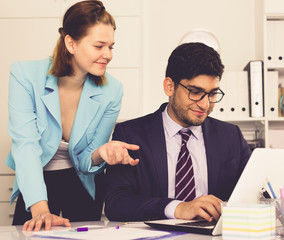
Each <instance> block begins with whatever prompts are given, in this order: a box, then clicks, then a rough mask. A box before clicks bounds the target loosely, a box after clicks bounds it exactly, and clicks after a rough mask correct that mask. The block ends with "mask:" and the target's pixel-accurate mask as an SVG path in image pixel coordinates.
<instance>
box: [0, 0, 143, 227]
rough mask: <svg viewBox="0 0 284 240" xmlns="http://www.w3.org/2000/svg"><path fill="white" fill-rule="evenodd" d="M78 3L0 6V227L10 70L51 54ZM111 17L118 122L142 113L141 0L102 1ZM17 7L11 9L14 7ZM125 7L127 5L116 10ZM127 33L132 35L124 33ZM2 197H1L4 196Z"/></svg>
mask: <svg viewBox="0 0 284 240" xmlns="http://www.w3.org/2000/svg"><path fill="white" fill-rule="evenodd" d="M75 2H78V0H41V1H38V0H10V1H2V2H1V7H0V32H1V33H3V34H2V37H1V38H0V45H1V46H2V48H1V54H0V66H1V68H0V75H1V89H0V96H1V101H0V111H1V124H0V135H1V138H0V190H1V196H0V213H1V216H0V225H10V224H11V222H12V214H13V212H14V204H13V205H10V204H9V200H10V194H11V189H12V187H13V181H14V172H13V171H12V170H11V169H9V168H8V167H7V166H6V165H5V163H4V161H5V159H6V156H7V154H8V152H9V150H10V147H11V140H10V137H9V135H8V131H7V125H8V85H9V67H10V65H11V63H12V62H14V61H20V60H32V59H43V58H46V57H49V56H51V55H52V52H53V48H54V47H55V44H56V41H57V39H58V37H59V33H58V28H59V27H60V26H61V22H62V17H63V14H64V13H65V11H66V9H67V8H68V7H70V6H71V5H73V4H74V3H75ZM103 3H104V5H105V7H106V9H107V11H109V12H110V13H111V14H112V15H113V16H114V18H115V21H116V25H117V30H116V32H115V42H116V43H115V46H114V51H113V54H114V56H113V60H112V61H111V63H110V64H109V67H108V70H107V71H108V72H109V73H110V74H112V75H113V76H115V77H116V78H117V79H118V80H119V81H121V82H122V84H123V85H124V97H123V102H122V105H123V108H122V110H121V113H120V115H119V119H120V120H123V119H129V118H134V117H137V116H139V115H141V114H142V104H141V102H142V100H141V98H142V93H141V89H142V80H141V79H142V77H141V76H142V74H141V72H142V60H141V52H142V51H141V47H142V42H141V38H142V20H141V5H142V2H141V0H120V1H117V0H103ZM15 6H16V7H15ZM121 6H127V7H121ZM129 32H131V34H129ZM4 193H5V194H4Z"/></svg>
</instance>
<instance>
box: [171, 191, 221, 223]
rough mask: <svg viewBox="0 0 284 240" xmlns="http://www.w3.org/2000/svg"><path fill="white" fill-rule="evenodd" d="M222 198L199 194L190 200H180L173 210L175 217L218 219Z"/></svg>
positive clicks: (209, 220)
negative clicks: (199, 195)
mask: <svg viewBox="0 0 284 240" xmlns="http://www.w3.org/2000/svg"><path fill="white" fill-rule="evenodd" d="M221 203H222V200H221V199H219V198H217V197H215V196H213V195H207V196H201V197H199V198H196V199H194V200H192V201H190V202H181V203H180V204H178V205H177V207H176V210H175V217H176V218H178V219H188V220H189V219H193V218H195V217H201V218H204V219H205V220H207V221H208V222H211V221H212V219H213V218H214V219H215V220H218V219H219V217H220V215H221Z"/></svg>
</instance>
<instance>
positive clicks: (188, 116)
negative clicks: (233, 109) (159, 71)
mask: <svg viewBox="0 0 284 240" xmlns="http://www.w3.org/2000/svg"><path fill="white" fill-rule="evenodd" d="M165 81H166V80H165ZM168 81H171V82H172V80H171V79H170V78H169V79H168ZM180 83H181V84H183V85H184V86H186V87H187V88H189V89H193V90H194V91H196V90H198V91H205V92H211V91H216V90H218V89H219V87H220V80H219V77H213V76H208V75H199V76H197V77H195V78H193V79H190V80H188V79H182V80H181V81H180ZM172 84H173V86H174V82H172ZM167 95H168V96H169V105H168V114H169V116H170V117H171V118H172V119H173V120H174V121H175V122H177V123H178V124H179V125H181V126H183V127H188V126H199V125H201V124H202V123H203V122H204V120H205V119H206V118H207V116H208V115H209V114H210V113H211V112H212V110H213V108H214V106H215V103H210V102H209V100H208V95H206V96H205V97H204V98H203V99H202V100H200V101H192V100H190V99H189V98H188V90H187V89H185V88H184V87H182V86H181V85H180V84H178V85H177V87H176V88H174V87H173V88H172V91H171V93H170V94H168V93H167Z"/></svg>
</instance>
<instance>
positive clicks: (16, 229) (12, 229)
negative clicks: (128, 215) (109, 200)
mask: <svg viewBox="0 0 284 240" xmlns="http://www.w3.org/2000/svg"><path fill="white" fill-rule="evenodd" d="M71 225H72V227H78V226H83V225H100V226H105V227H115V226H120V227H135V228H136V227H137V228H142V229H152V228H150V227H148V226H147V225H145V224H143V223H129V224H123V223H121V222H103V221H101V222H73V223H71ZM61 228H62V229H64V227H59V228H58V227H56V229H57V230H58V229H61ZM0 239H1V240H2V239H3V240H4V239H5V240H18V239H20V240H43V239H48V238H40V237H35V236H32V233H31V232H23V231H22V226H0ZM49 239H51V238H49ZM53 239H54V238H53ZM161 239H165V240H167V239H169V240H173V239H175V240H190V239H197V240H222V237H221V236H215V237H213V236H206V235H199V234H189V233H186V234H184V235H179V236H174V237H173V236H171V237H168V238H166V237H162V238H161Z"/></svg>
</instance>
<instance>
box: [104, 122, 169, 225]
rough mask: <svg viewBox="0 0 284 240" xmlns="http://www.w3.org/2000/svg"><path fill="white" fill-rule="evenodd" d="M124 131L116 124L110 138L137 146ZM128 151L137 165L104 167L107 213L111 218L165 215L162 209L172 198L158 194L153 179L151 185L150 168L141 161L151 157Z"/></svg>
mask: <svg viewBox="0 0 284 240" xmlns="http://www.w3.org/2000/svg"><path fill="white" fill-rule="evenodd" d="M125 133H126V131H125V130H124V129H123V128H122V127H120V125H119V124H118V125H117V126H116V128H115V130H114V133H113V140H119V141H124V142H129V143H133V144H136V143H138V145H139V141H138V142H135V141H131V140H133V139H131V140H130V139H128V138H127V137H126V135H127V134H125ZM137 137H138V136H137ZM140 148H141V145H140ZM129 153H130V155H131V157H132V158H139V159H140V162H139V164H138V165H137V166H130V165H112V166H107V171H106V200H105V214H106V216H107V217H108V219H109V220H111V221H144V220H150V219H164V218H166V216H165V214H164V209H165V207H166V206H167V205H168V203H169V202H171V201H172V200H173V199H169V198H167V197H163V196H159V194H157V192H158V191H156V190H155V187H154V185H156V184H157V183H154V182H152V183H153V184H152V187H151V179H153V178H152V177H153V176H150V175H148V173H149V171H151V169H149V168H145V164H141V163H142V162H143V161H144V162H145V163H146V162H148V161H151V160H152V159H146V157H143V154H141V155H140V154H138V151H130V152H129ZM137 154H138V155H137ZM139 168H140V169H139ZM148 170H149V171H148ZM147 171H148V172H147ZM138 182H139V183H138ZM141 182H142V184H141ZM143 182H144V183H145V184H143ZM149 182H150V183H149Z"/></svg>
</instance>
